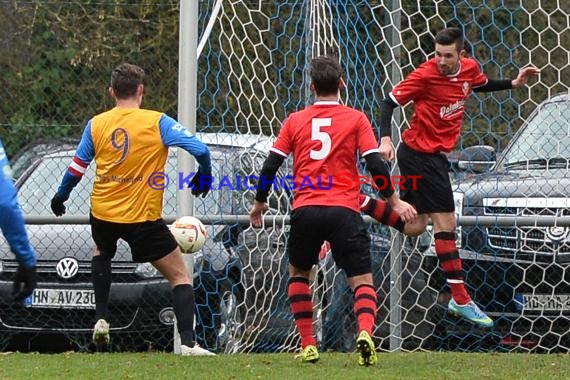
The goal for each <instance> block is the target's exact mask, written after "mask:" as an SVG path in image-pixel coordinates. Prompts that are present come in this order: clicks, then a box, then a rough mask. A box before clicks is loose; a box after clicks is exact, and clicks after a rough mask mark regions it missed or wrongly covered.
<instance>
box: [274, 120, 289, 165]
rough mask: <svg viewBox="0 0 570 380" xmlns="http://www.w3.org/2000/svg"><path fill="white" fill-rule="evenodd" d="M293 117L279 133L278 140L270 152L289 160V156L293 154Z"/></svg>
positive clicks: (284, 124) (286, 121)
mask: <svg viewBox="0 0 570 380" xmlns="http://www.w3.org/2000/svg"><path fill="white" fill-rule="evenodd" d="M291 124H292V121H291V116H289V117H288V118H287V119H285V122H284V123H283V127H281V130H280V131H279V135H278V136H277V140H275V143H274V144H273V146H272V147H271V148H270V149H269V150H270V151H272V152H274V153H277V154H278V155H280V156H283V157H285V158H287V157H288V156H289V154H291V146H292V141H293V138H292V133H291V128H292V127H291Z"/></svg>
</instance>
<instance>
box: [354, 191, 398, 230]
mask: <svg viewBox="0 0 570 380" xmlns="http://www.w3.org/2000/svg"><path fill="white" fill-rule="evenodd" d="M358 202H359V204H360V211H362V212H363V213H365V214H366V215H370V216H371V217H372V218H374V219H375V220H377V221H378V222H380V223H382V224H385V225H387V226H390V227H394V228H395V229H397V230H398V231H400V232H403V231H404V224H405V223H404V221H403V220H402V219H401V218H400V215H398V214H397V213H396V212H395V211H394V210H392V207H391V206H390V205H389V204H388V203H387V202H385V201H382V200H379V199H374V198H371V197H369V196H367V195H364V194H362V193H361V194H360V195H359V198H358Z"/></svg>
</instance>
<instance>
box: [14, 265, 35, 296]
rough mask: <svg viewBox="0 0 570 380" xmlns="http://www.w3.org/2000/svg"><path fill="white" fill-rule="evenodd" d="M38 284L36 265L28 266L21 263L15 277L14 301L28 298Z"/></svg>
mask: <svg viewBox="0 0 570 380" xmlns="http://www.w3.org/2000/svg"><path fill="white" fill-rule="evenodd" d="M36 285H37V277H36V267H31V268H28V267H25V266H23V265H22V264H20V266H19V267H18V271H17V272H16V277H14V287H13V288H12V296H13V297H14V301H16V302H22V301H23V300H25V299H26V298H28V297H29V296H30V295H31V294H32V293H33V292H34V289H35V288H36Z"/></svg>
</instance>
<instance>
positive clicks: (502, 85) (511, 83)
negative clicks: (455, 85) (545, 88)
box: [473, 66, 540, 92]
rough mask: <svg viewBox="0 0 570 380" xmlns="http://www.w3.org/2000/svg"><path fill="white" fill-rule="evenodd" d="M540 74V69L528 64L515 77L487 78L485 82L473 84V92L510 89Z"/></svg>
mask: <svg viewBox="0 0 570 380" xmlns="http://www.w3.org/2000/svg"><path fill="white" fill-rule="evenodd" d="M538 74H540V69H537V68H536V67H534V66H528V67H525V68H522V69H520V70H519V73H518V75H517V77H516V78H515V79H487V80H486V82H485V84H483V85H481V86H474V87H473V91H474V92H492V91H502V90H510V89H513V88H519V87H522V86H524V85H525V84H526V83H527V82H528V80H529V79H530V78H532V77H534V76H538Z"/></svg>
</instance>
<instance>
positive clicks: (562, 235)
mask: <svg viewBox="0 0 570 380" xmlns="http://www.w3.org/2000/svg"><path fill="white" fill-rule="evenodd" d="M567 235H568V229H567V228H566V227H560V226H553V227H548V228H547V229H546V237H547V238H548V239H550V241H553V242H560V241H562V240H566V237H567Z"/></svg>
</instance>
